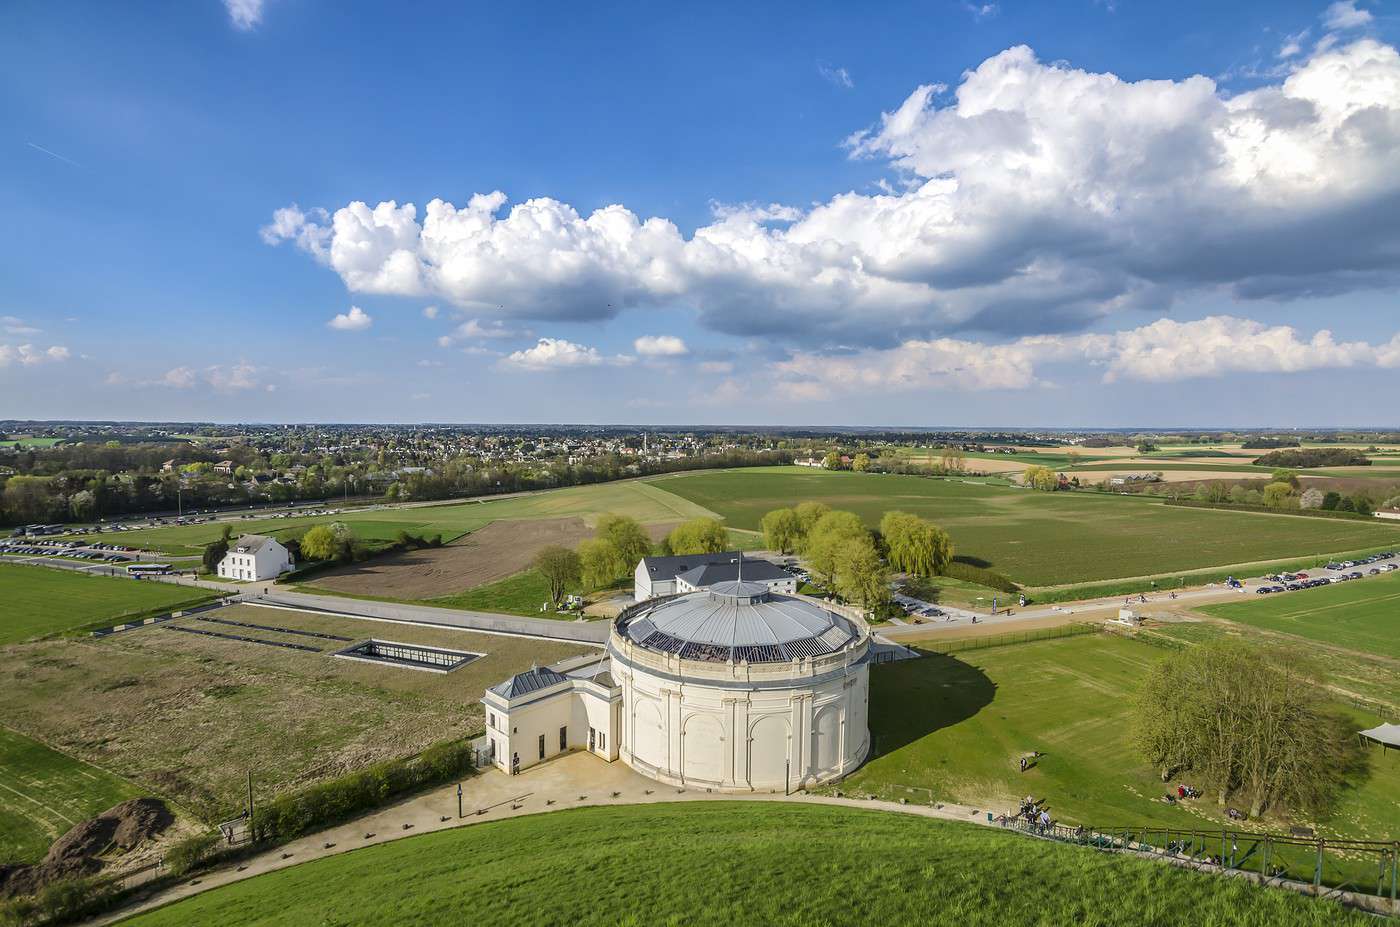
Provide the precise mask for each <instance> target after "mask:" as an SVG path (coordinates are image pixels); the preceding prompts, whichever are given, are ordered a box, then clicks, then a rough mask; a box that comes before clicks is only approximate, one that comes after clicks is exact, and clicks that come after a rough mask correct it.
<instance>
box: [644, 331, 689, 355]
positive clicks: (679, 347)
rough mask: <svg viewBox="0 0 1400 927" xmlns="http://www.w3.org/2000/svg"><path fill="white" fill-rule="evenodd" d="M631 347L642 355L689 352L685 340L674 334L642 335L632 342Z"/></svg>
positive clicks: (682, 353) (683, 353)
mask: <svg viewBox="0 0 1400 927" xmlns="http://www.w3.org/2000/svg"><path fill="white" fill-rule="evenodd" d="M632 347H633V349H634V350H635V351H636V352H637V353H638V354H640V355H642V356H643V357H680V356H682V355H685V354H689V353H690V349H689V348H687V347H686V346H685V342H684V341H683V340H681V339H680V338H677V337H676V336H675V335H643V336H642V337H640V338H638V339H637V340H636V341H634V342H632Z"/></svg>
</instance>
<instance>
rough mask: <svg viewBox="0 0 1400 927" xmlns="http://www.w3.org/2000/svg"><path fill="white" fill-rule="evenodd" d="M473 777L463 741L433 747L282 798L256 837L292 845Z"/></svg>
mask: <svg viewBox="0 0 1400 927" xmlns="http://www.w3.org/2000/svg"><path fill="white" fill-rule="evenodd" d="M470 772H472V750H471V746H470V745H469V744H468V743H466V742H465V741H448V742H445V743H440V744H434V745H433V746H431V747H429V748H428V749H427V750H424V751H423V752H422V753H420V754H419V755H418V756H416V757H411V758H408V759H403V760H386V761H385V762H382V763H375V764H374V765H373V766H369V767H366V768H365V769H361V770H358V771H356V772H353V773H349V774H348V775H344V776H340V777H339V778H336V779H331V780H330V781H328V782H322V783H319V784H317V785H314V786H311V787H310V788H306V789H302V790H300V791H297V792H289V793H287V794H285V795H279V796H278V797H277V798H274V799H273V800H272V801H270V802H267V803H266V804H264V805H263V806H261V807H260V808H259V809H258V810H257V814H256V815H255V816H254V820H253V825H254V836H255V837H256V838H257V839H259V840H291V839H293V838H295V837H299V836H301V835H302V834H305V833H308V832H310V831H313V830H316V829H317V828H321V827H325V826H328V825H330V824H334V823H336V822H338V821H343V820H345V819H346V818H350V817H353V816H354V815H356V814H360V813H361V812H364V811H368V810H370V809H373V808H377V807H379V806H381V805H383V804H385V803H386V802H388V801H389V800H391V799H393V798H396V797H398V796H400V795H403V794H405V793H407V792H411V791H416V790H418V789H423V788H428V787H429V786H434V785H440V784H442V783H444V782H448V781H450V780H452V779H455V778H457V777H459V776H462V775H464V774H468V773H470Z"/></svg>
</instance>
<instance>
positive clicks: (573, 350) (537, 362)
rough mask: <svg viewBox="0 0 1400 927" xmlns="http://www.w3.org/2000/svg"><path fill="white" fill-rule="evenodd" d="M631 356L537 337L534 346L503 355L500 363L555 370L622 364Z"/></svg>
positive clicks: (628, 360) (628, 361)
mask: <svg viewBox="0 0 1400 927" xmlns="http://www.w3.org/2000/svg"><path fill="white" fill-rule="evenodd" d="M630 362H631V358H629V357H625V356H622V355H619V356H617V357H612V358H608V357H604V356H603V355H602V354H601V353H600V352H599V351H598V349H597V348H591V347H587V346H585V345H581V344H575V343H574V342H572V341H566V340H565V339H563V338H541V339H540V340H539V341H538V342H537V343H536V344H535V346H534V347H532V348H526V349H524V350H523V351H515V352H513V353H511V354H508V355H506V356H505V357H504V358H503V359H502V361H501V363H502V365H503V366H506V367H511V368H514V369H517V370H555V369H559V368H567V367H598V366H601V365H603V364H616V365H622V364H627V363H630Z"/></svg>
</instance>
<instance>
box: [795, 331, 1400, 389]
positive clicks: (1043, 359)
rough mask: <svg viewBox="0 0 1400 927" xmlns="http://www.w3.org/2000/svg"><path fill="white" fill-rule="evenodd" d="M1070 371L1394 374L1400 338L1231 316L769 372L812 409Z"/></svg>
mask: <svg viewBox="0 0 1400 927" xmlns="http://www.w3.org/2000/svg"><path fill="white" fill-rule="evenodd" d="M1066 362H1073V363H1078V364H1090V365H1093V366H1097V367H1102V368H1103V374H1102V376H1101V379H1102V381H1103V382H1104V383H1115V382H1120V381H1140V382H1148V383H1163V382H1173V381H1178V380H1188V379H1198V378H1202V377H1219V376H1224V375H1227V374H1259V373H1299V372H1302V371H1308V370H1325V369H1340V368H1352V367H1372V368H1385V369H1390V368H1395V367H1400V334H1397V335H1396V336H1395V337H1394V338H1392V339H1391V340H1389V341H1387V342H1383V343H1380V344H1371V343H1368V342H1364V341H1352V342H1339V341H1337V340H1336V338H1335V337H1334V336H1333V334H1332V333H1331V332H1330V331H1328V330H1326V329H1322V330H1320V331H1317V332H1315V333H1313V334H1312V335H1310V336H1305V335H1303V334H1301V333H1300V332H1298V330H1297V329H1295V328H1293V327H1292V326H1289V325H1266V324H1264V323H1262V322H1258V321H1255V320H1253V319H1241V318H1236V317H1234V316H1209V317H1207V318H1204V319H1197V320H1194V321H1188V322H1179V321H1175V320H1173V319H1159V320H1157V321H1156V322H1153V323H1151V324H1149V325H1144V326H1141V327H1139V328H1134V329H1128V330H1124V331H1118V332H1109V333H1103V334H1099V333H1091V334H1082V335H1031V336H1026V337H1023V338H1019V339H1016V340H1014V341H1011V342H1008V343H1005V344H986V343H981V342H977V341H969V340H962V339H955V338H941V339H936V340H909V341H906V342H904V343H902V344H900V345H897V346H895V347H893V348H888V349H873V350H864V351H858V352H854V353H851V354H847V355H839V356H831V355H823V354H817V353H811V352H796V353H794V354H793V355H792V356H791V357H790V358H788V359H787V360H784V361H780V362H779V363H778V364H776V365H775V367H774V370H775V374H776V378H777V381H778V387H779V390H780V392H782V393H783V394H784V395H786V396H788V397H790V398H799V399H816V398H822V397H826V396H829V395H833V394H841V393H875V392H881V391H891V392H904V391H918V390H933V389H940V390H968V391H975V390H989V389H1025V388H1027V387H1030V386H1034V385H1036V384H1037V383H1043V382H1045V381H1044V380H1043V379H1042V378H1041V377H1040V376H1039V374H1038V367H1040V366H1041V365H1046V364H1055V363H1066Z"/></svg>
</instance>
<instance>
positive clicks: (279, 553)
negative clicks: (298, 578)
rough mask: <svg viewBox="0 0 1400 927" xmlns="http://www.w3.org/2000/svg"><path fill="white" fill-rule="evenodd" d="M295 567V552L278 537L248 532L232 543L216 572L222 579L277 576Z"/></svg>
mask: <svg viewBox="0 0 1400 927" xmlns="http://www.w3.org/2000/svg"><path fill="white" fill-rule="evenodd" d="M291 568H292V555H291V553H290V552H289V551H288V550H287V548H285V547H283V546H282V545H281V543H280V542H278V540H277V539H276V538H270V537H267V536H266V535H263V534H245V535H243V536H242V537H241V538H239V539H238V540H236V541H233V542H231V543H230V544H229V546H228V553H227V554H224V559H222V560H220V561H219V568H218V570H217V571H216V572H217V573H218V575H219V576H220V577H221V578H222V579H243V580H253V581H257V580H263V579H276V578H277V577H279V576H281V575H282V574H283V573H286V572H287V571H288V570H290V569H291Z"/></svg>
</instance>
